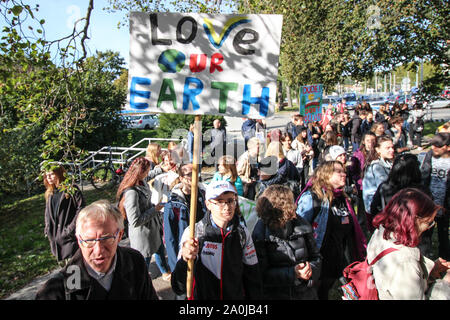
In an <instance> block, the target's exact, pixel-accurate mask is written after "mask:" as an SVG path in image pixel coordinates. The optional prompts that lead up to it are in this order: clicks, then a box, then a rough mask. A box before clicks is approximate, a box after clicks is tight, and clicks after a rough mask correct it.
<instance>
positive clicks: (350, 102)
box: [342, 94, 358, 110]
mask: <svg viewBox="0 0 450 320" xmlns="http://www.w3.org/2000/svg"><path fill="white" fill-rule="evenodd" d="M342 99H345V106H346V108H347V110H353V109H355V108H356V105H357V104H358V100H357V98H356V94H346V95H344V96H342Z"/></svg>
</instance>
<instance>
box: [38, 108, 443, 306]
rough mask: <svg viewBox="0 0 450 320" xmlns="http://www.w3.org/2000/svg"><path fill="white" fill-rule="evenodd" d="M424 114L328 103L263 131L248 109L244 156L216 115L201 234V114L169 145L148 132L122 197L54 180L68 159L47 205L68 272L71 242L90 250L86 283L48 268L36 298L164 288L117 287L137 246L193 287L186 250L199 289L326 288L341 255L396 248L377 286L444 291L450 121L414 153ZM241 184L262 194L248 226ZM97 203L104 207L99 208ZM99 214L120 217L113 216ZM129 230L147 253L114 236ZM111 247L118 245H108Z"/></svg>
mask: <svg viewBox="0 0 450 320" xmlns="http://www.w3.org/2000/svg"><path fill="white" fill-rule="evenodd" d="M423 117H424V112H423V110H422V109H421V108H420V107H417V108H413V109H412V110H410V109H409V108H408V105H406V104H403V105H399V104H397V103H396V104H394V105H392V106H391V105H390V104H389V103H386V104H385V105H382V106H380V108H379V110H378V111H376V112H375V111H374V110H372V108H371V106H370V105H369V104H368V103H366V102H365V103H363V104H361V105H358V106H357V107H356V109H355V110H354V112H353V115H350V113H349V112H348V111H347V110H346V109H345V107H343V106H338V107H337V108H334V107H333V106H331V105H329V106H327V107H325V110H324V112H323V118H322V121H320V122H313V123H306V122H305V118H304V117H303V116H302V115H300V114H294V115H293V116H292V118H291V121H290V122H289V123H287V124H286V126H285V127H284V128H282V129H274V130H271V131H269V132H268V131H267V129H266V123H265V122H264V121H263V120H254V119H246V120H245V121H244V123H243V125H242V137H243V139H244V142H245V152H244V153H243V154H241V155H239V156H238V158H237V159H236V158H234V156H233V155H228V154H225V149H226V148H225V146H226V143H227V138H226V131H225V130H224V128H222V126H221V123H220V121H219V120H216V121H214V129H213V132H212V146H213V148H212V152H211V156H212V157H213V158H214V159H215V165H214V170H215V172H214V174H213V177H212V179H211V180H210V181H206V180H203V181H201V182H200V183H199V184H198V187H197V188H198V190H196V192H195V194H197V197H196V199H194V201H196V203H197V204H196V206H194V207H195V208H196V214H195V217H196V227H195V237H194V238H191V237H190V236H189V228H188V227H189V221H190V215H191V212H190V211H191V208H192V207H191V194H193V190H191V189H192V183H191V182H192V174H193V167H194V165H193V164H192V160H193V126H191V128H190V132H189V136H188V144H187V147H186V148H184V147H183V146H181V145H177V144H171V145H169V146H168V148H167V150H162V148H161V147H160V146H159V145H158V144H155V143H151V144H150V145H149V146H148V148H147V154H146V156H145V157H140V158H137V159H135V160H134V162H133V163H132V164H131V166H130V168H129V169H128V171H127V172H126V175H125V177H124V179H123V181H122V183H121V184H120V186H119V188H118V190H117V196H116V206H114V205H110V206H107V205H105V204H103V203H101V204H100V205H99V204H97V203H94V204H91V205H89V206H87V207H85V201H84V199H83V196H82V194H81V192H79V190H77V192H76V193H75V195H65V194H64V192H63V191H59V189H58V185H59V183H61V181H62V180H63V174H62V173H61V172H59V171H58V170H61V169H58V170H56V171H53V172H48V173H46V175H45V177H44V183H45V185H46V187H47V192H46V201H47V205H46V211H45V217H46V234H47V236H48V238H49V240H50V244H51V248H52V253H53V254H54V255H55V257H56V258H57V259H58V261H66V263H65V265H66V267H65V269H64V270H63V271H62V274H65V272H66V270H67V268H68V266H70V265H71V263H72V262H71V261H73V260H74V259H75V258H72V260H69V261H67V259H69V258H71V257H72V256H74V255H75V256H76V259H75V260H77V261H78V262H77V263H78V265H83V264H80V262H79V260H80V259H81V257H80V255H81V256H82V258H83V259H84V260H83V261H84V266H85V269H86V272H85V273H86V279H87V280H86V281H87V282H88V283H90V291H89V292H90V293H83V292H82V291H77V292H75V291H73V290H72V291H71V290H70V288H67V286H66V285H62V284H60V283H59V282H57V280H53V282H52V283H50V284H49V283H47V284H46V285H45V286H44V287H43V288H42V289H41V290H40V291H39V293H38V295H37V298H38V299H52V298H72V299H74V298H84V299H91V298H103V299H107V298H112V297H113V295H109V294H108V292H113V291H114V294H119V296H120V294H122V296H121V298H124V299H125V298H129V299H157V297H156V294H155V292H154V289H153V287H152V284H151V279H150V277H148V276H145V275H137V276H135V277H134V278H132V280H130V281H129V285H130V286H142V284H135V282H138V281H137V279H141V280H142V281H146V285H145V286H144V287H145V288H144V289H145V290H144V289H142V288H141V289H142V295H140V294H139V292H137V291H135V288H133V289H129V290H127V289H124V288H118V287H117V286H121V285H124V284H123V283H121V282H118V281H116V280H115V279H116V278H117V277H119V276H121V275H122V274H123V272H125V271H124V270H123V268H125V267H124V266H123V265H121V264H120V261H122V260H120V259H125V258H124V257H125V256H126V255H131V256H130V257H132V258H127V259H128V260H130V261H131V260H132V261H133V263H136V264H137V265H138V266H136V270H141V269H142V268H143V267H142V264H143V265H144V266H145V268H144V269H145V270H147V272H149V265H150V261H151V259H152V257H153V258H154V259H155V261H156V264H157V266H158V268H159V270H160V272H161V274H162V278H163V280H166V281H170V283H171V286H172V289H173V291H174V293H175V294H176V299H179V300H184V299H186V298H187V296H186V294H187V292H186V281H187V280H186V278H187V270H188V263H187V262H188V261H189V260H192V259H194V260H195V267H194V271H193V277H194V281H193V284H192V297H190V298H193V299H200V300H202V299H203V300H215V299H320V300H327V299H329V298H330V297H332V295H331V291H332V290H333V288H335V287H336V285H337V284H339V283H340V282H339V281H340V280H341V281H342V275H343V273H342V272H343V270H344V268H345V267H346V266H348V265H350V264H351V263H353V262H355V261H362V260H364V259H366V258H367V259H368V260H370V261H372V260H374V259H375V257H377V256H378V255H379V254H380V252H382V251H383V250H385V249H386V248H389V249H390V248H392V250H393V251H392V252H391V253H389V255H386V257H384V258H382V259H380V260H379V261H378V259H377V262H376V263H374V265H373V276H374V279H375V284H376V286H377V289H378V292H379V297H380V299H447V300H448V299H450V271H449V270H450V262H449V260H450V245H449V237H448V230H449V208H450V206H449V205H450V193H449V190H450V187H449V179H448V177H449V171H450V133H449V132H450V130H449V126H448V125H447V126H445V125H444V126H443V127H442V128H441V129H440V132H438V133H436V134H435V136H434V137H433V138H432V139H431V141H430V145H431V150H430V151H429V152H427V153H425V154H424V156H423V157H418V156H417V155H415V154H413V153H411V151H412V150H414V149H418V148H422V133H423V129H424V121H423ZM419 150H421V149H419ZM241 197H243V198H246V199H249V200H252V201H255V210H256V214H257V216H258V220H257V222H256V224H255V225H253V226H251V228H250V226H248V225H247V222H246V220H245V218H244V216H243V214H242V213H241V212H240V206H239V198H241ZM106 207H107V209H102V210H100V209H98V208H106ZM96 208H97V209H96ZM108 210H109V211H108ZM97 211H102V212H103V211H105V212H106V211H108V212H110V214H106V213H104V214H103V216H102V217H97V216H95V214H94V213H92V212H97ZM99 215H100V214H99ZM80 217H81V218H80ZM105 221H106V222H108V221H109V222H111V224H113V225H114V226H116V225H117V227H110V228H109V229H108V228H106V227H105V225H106V222H105ZM94 222H95V223H94ZM109 222H108V223H109ZM102 223H103V224H102ZM107 226H108V227H109V224H108V225H107ZM125 229H126V230H125ZM435 229H437V231H434V230H435ZM106 231H108V232H106ZM109 231H110V232H109ZM83 232H84V233H83ZM433 232H437V237H436V238H433V237H432V235H433ZM124 233H126V234H127V236H128V237H129V240H130V247H131V248H132V249H134V250H136V251H137V252H139V253H140V254H141V255H142V259H141V260H142V261H141V260H139V259H138V258H136V256H135V255H133V254H134V253H130V252H128V251H126V252H124V251H123V250H122V249H121V250H119V249H117V243H118V241H119V240H120V239H121V238H122V236H123V234H124ZM433 239H437V243H433V241H435V240H433ZM108 246H110V247H111V248H110V247H108ZM78 247H80V251H81V253H79V252H78V253H77V249H78ZM433 247H437V251H438V252H434V251H433ZM116 251H117V252H120V256H119V254H118V253H117V254H116V256H117V258H114V255H111V252H114V253H115V252H116ZM75 256H74V257H75ZM138 260H139V261H138ZM85 269H83V270H85ZM108 277H109V278H108ZM61 279H64V277H63V276H61V277H60V281H63V280H61ZM58 281H59V280H58ZM139 281H140V280H139ZM97 282H98V283H97ZM58 283H59V284H58ZM87 286H88V285H87ZM55 288H56V289H55ZM111 288H113V289H114V290H113V289H111ZM54 290H59V292H58V294H55V293H54ZM136 290H137V289H136ZM94 293H95V294H94ZM114 297H117V296H116V295H114Z"/></svg>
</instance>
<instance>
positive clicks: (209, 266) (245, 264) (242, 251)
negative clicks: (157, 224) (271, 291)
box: [171, 213, 262, 300]
mask: <svg viewBox="0 0 450 320" xmlns="http://www.w3.org/2000/svg"><path fill="white" fill-rule="evenodd" d="M229 227H230V228H229V229H228V230H223V229H220V228H218V227H217V226H214V225H213V223H212V220H211V214H210V213H208V214H206V215H205V217H204V218H203V219H202V220H201V221H200V222H198V223H196V225H195V236H196V237H197V238H198V240H199V250H198V257H197V259H196V260H195V263H194V282H193V298H194V300H242V299H251V300H254V299H260V298H261V293H262V287H261V283H260V279H261V278H260V271H259V265H258V259H257V257H256V251H255V249H254V245H253V241H252V239H251V235H250V233H249V231H248V230H247V228H245V227H243V226H242V225H241V223H240V219H239V217H238V216H236V215H235V216H234V217H233V219H232V220H231V221H230V223H229ZM186 232H187V234H185V235H183V239H184V238H185V237H186V235H188V232H189V229H186V230H185V233H186ZM186 274H187V262H185V261H184V260H183V259H182V258H181V259H179V260H178V262H177V264H176V267H175V270H174V271H173V272H172V278H171V281H172V289H173V291H174V292H175V293H176V294H178V295H182V294H185V293H186Z"/></svg>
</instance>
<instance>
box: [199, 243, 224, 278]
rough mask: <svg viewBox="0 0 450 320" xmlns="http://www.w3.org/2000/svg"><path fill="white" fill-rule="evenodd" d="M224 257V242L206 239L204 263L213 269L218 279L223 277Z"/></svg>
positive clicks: (203, 253) (203, 251)
mask: <svg viewBox="0 0 450 320" xmlns="http://www.w3.org/2000/svg"><path fill="white" fill-rule="evenodd" d="M221 258H222V244H221V243H217V242H210V241H205V243H204V244H203V248H202V253H201V259H202V264H203V265H204V266H205V267H206V268H207V269H208V270H209V271H211V272H212V273H213V274H214V275H215V276H216V277H217V279H220V278H221V274H220V267H221V265H222V264H221Z"/></svg>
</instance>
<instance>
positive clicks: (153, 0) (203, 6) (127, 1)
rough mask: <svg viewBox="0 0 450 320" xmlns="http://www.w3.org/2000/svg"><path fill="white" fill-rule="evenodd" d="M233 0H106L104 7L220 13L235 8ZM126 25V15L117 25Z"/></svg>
mask: <svg viewBox="0 0 450 320" xmlns="http://www.w3.org/2000/svg"><path fill="white" fill-rule="evenodd" d="M235 6H236V1H234V0H221V1H209V0H206V1H204V0H169V1H160V0H108V6H107V7H106V8H104V9H105V10H106V11H108V12H116V11H123V12H127V13H129V12H131V11H140V12H197V13H220V12H232V11H234V10H235ZM126 25H128V15H127V17H126V18H125V19H124V21H122V22H119V23H118V27H120V26H126Z"/></svg>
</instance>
